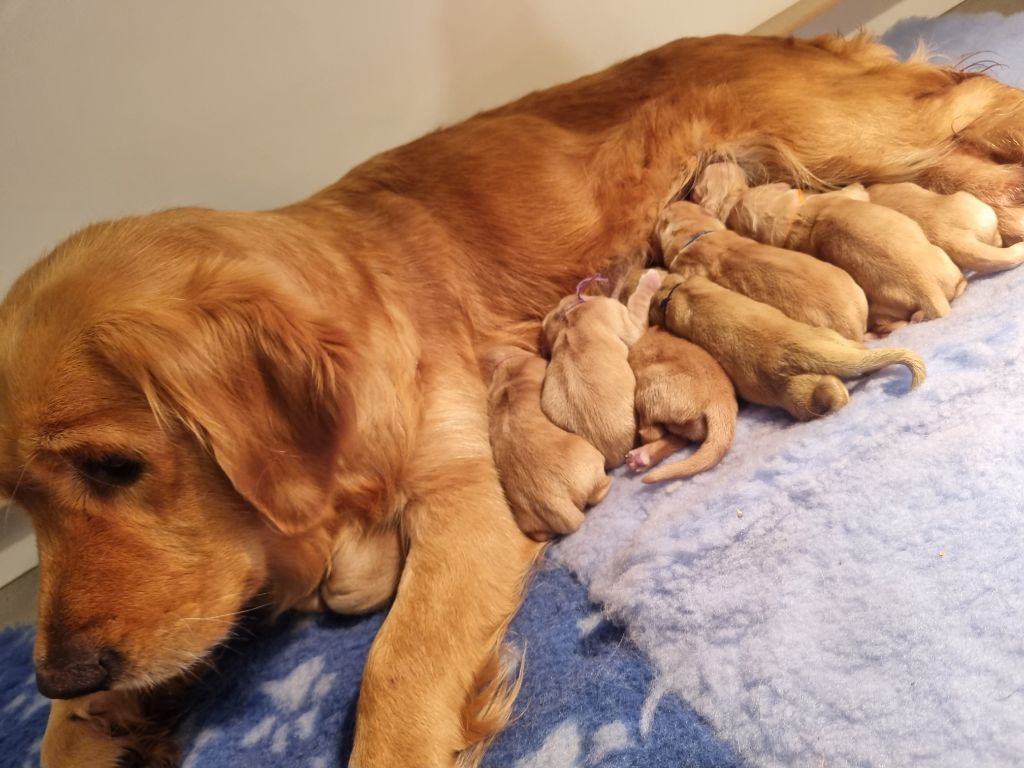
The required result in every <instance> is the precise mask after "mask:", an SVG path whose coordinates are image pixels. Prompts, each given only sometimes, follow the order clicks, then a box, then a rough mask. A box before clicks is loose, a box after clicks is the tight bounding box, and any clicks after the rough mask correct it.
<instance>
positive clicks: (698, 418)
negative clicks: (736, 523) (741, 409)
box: [626, 327, 737, 483]
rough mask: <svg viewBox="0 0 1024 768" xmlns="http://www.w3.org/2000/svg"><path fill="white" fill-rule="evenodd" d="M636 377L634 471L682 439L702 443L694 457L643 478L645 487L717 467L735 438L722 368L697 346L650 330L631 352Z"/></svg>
mask: <svg viewBox="0 0 1024 768" xmlns="http://www.w3.org/2000/svg"><path fill="white" fill-rule="evenodd" d="M629 364H630V366H631V367H632V368H633V373H634V374H635V375H636V413H637V422H638V425H639V432H640V440H641V442H642V443H643V444H642V445H641V446H640V447H638V448H634V449H633V450H632V451H630V452H629V454H628V455H627V457H626V463H627V464H628V465H629V467H630V469H632V470H633V471H634V472H641V471H643V470H645V469H647V468H648V467H652V466H654V465H655V464H658V463H659V462H661V461H662V460H664V459H665V458H667V457H668V456H670V455H671V454H672V453H674V452H675V451H677V450H679V448H681V447H682V446H683V444H684V441H685V440H689V441H692V442H699V443H701V446H700V448H698V449H697V450H696V451H695V452H694V453H693V455H692V456H689V457H687V458H685V459H682V460H681V461H676V462H673V463H672V464H669V465H667V466H664V467H659V468H658V469H656V470H654V471H653V472H648V473H647V474H646V475H644V478H643V481H644V482H645V483H658V482H661V481H663V480H673V479H677V478H682V477H691V476H693V475H696V474H698V473H700V472H705V471H707V470H709V469H711V468H712V467H713V466H715V465H716V464H718V462H720V461H721V460H722V459H723V458H724V457H725V454H726V453H728V451H729V447H730V446H731V445H732V438H733V435H734V434H735V433H736V412H737V404H736V391H735V390H734V389H733V386H732V382H731V381H729V377H728V376H727V375H726V373H725V371H723V370H722V366H720V365H719V364H718V362H717V361H716V360H715V358H713V357H712V356H711V355H709V354H708V353H707V352H705V351H704V350H703V349H701V348H700V347H698V346H697V345H696V344H692V343H691V342H689V341H686V340H685V339H681V338H679V337H677V336H674V335H672V334H671V333H669V332H668V331H666V330H664V329H663V328H658V327H652V328H649V329H648V330H647V332H646V333H644V335H643V336H641V337H640V340H639V341H638V342H637V343H636V344H634V345H633V346H632V347H631V348H630V350H629Z"/></svg>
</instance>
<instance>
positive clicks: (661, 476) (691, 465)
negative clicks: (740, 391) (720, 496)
mask: <svg viewBox="0 0 1024 768" xmlns="http://www.w3.org/2000/svg"><path fill="white" fill-rule="evenodd" d="M705 418H706V419H707V422H708V436H707V438H706V439H705V440H704V442H703V443H701V446H700V448H698V449H697V450H696V451H695V452H694V453H693V455H692V456H688V457H687V458H685V459H683V460H682V461H676V462H673V463H672V464H666V465H664V466H661V467H658V468H657V469H655V470H653V471H652V472H648V473H647V474H646V475H644V478H643V480H644V482H645V483H660V482H662V481H663V480H676V479H678V478H681V477H692V476H693V475H699V474H700V473H701V472H706V471H707V470H709V469H711V468H712V467H713V466H715V465H716V464H718V462H720V461H721V460H722V459H723V458H725V454H727V453H728V452H729V448H730V447H731V446H732V439H733V436H734V435H735V434H736V403H735V401H732V402H725V403H718V404H716V405H715V406H713V407H712V408H711V409H710V410H709V411H708V412H707V413H706V414H705Z"/></svg>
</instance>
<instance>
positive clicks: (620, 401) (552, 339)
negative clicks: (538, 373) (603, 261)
mask: <svg viewBox="0 0 1024 768" xmlns="http://www.w3.org/2000/svg"><path fill="white" fill-rule="evenodd" d="M660 285H661V276H660V275H658V273H657V272H655V271H654V270H651V271H650V272H648V273H647V274H646V275H644V276H643V277H641V278H640V280H639V282H638V285H637V287H636V290H635V291H633V293H632V295H630V297H629V300H628V302H627V303H626V305H625V306H624V305H623V304H622V303H620V302H618V301H616V300H615V299H611V298H608V297H607V296H585V295H583V294H582V293H581V292H580V289H581V288H582V283H581V286H580V287H578V288H577V290H576V293H575V294H572V295H569V296H566V297H565V298H563V299H562V300H561V301H560V302H559V303H558V306H556V307H555V308H554V309H553V310H551V311H550V312H549V313H548V314H547V316H546V317H545V318H544V322H543V325H542V328H543V333H544V342H545V346H546V347H547V349H549V350H550V351H551V363H550V365H548V369H547V373H546V374H545V375H544V386H543V388H542V390H541V398H540V404H541V408H542V409H543V411H544V414H545V415H546V416H547V417H548V418H549V419H550V420H551V421H552V423H554V424H556V425H557V426H559V427H561V428H562V429H564V430H566V431H568V432H572V433H573V434H575V435H579V436H580V437H582V438H583V439H584V440H586V441H587V442H588V443H590V444H591V445H593V446H594V447H595V448H597V450H599V451H600V452H601V454H602V455H603V456H604V463H605V468H608V469H610V468H612V467H618V466H620V465H621V464H622V463H623V462H624V461H625V460H626V454H627V453H628V452H629V450H630V449H631V448H632V447H633V443H634V442H635V441H636V428H637V424H636V412H635V411H634V408H633V397H634V391H635V388H636V378H635V377H634V376H633V369H632V368H630V367H629V348H630V347H631V346H633V344H634V343H635V342H636V341H637V339H639V338H640V337H641V336H642V335H643V332H644V331H645V330H646V329H647V316H648V307H649V306H650V303H651V297H652V296H653V295H654V292H655V291H656V290H657V289H658V287H659V286H660Z"/></svg>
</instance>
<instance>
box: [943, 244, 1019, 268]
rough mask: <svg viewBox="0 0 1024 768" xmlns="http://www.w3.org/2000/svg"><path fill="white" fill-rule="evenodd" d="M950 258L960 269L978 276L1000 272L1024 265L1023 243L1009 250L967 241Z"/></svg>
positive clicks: (1012, 246)
mask: <svg viewBox="0 0 1024 768" xmlns="http://www.w3.org/2000/svg"><path fill="white" fill-rule="evenodd" d="M950 258H952V259H953V262H954V263H955V264H956V265H957V266H958V267H960V269H969V270H971V271H972V272H977V273H978V274H982V275H987V274H989V273H991V272H1002V271H1004V270H1007V269H1013V268H1014V267H1018V266H1020V265H1021V264H1022V263H1024V242H1022V243H1017V244H1016V245H1011V246H1010V247H1009V248H997V247H996V246H994V245H989V244H988V243H983V242H981V241H980V240H973V241H968V242H965V243H963V244H961V245H960V247H959V248H958V249H957V251H956V253H955V254H953V253H951V254H950Z"/></svg>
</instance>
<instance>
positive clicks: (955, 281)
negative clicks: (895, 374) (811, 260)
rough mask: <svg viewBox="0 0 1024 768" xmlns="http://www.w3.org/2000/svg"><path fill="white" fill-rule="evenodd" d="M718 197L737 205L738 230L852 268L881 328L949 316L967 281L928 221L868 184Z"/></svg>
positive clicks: (765, 188)
mask: <svg viewBox="0 0 1024 768" xmlns="http://www.w3.org/2000/svg"><path fill="white" fill-rule="evenodd" d="M713 197H714V198H715V199H716V200H717V199H724V201H725V204H726V206H731V207H729V208H728V211H727V218H726V219H725V221H726V223H727V224H728V225H729V227H730V228H731V229H734V230H736V232H738V233H740V234H742V235H746V236H748V237H752V238H754V239H755V240H758V241H759V242H762V243H765V244H768V245H774V246H781V247H783V248H788V249H791V250H794V251H802V252H804V253H808V254H811V255H812V256H815V257H817V258H819V259H822V260H824V261H827V262H830V263H831V264H834V265H835V266H837V267H840V268H841V269H843V270H844V271H845V272H847V273H849V275H850V276H851V277H852V278H853V279H854V280H855V281H856V282H857V284H858V285H859V286H860V287H861V288H862V289H863V291H864V293H865V295H866V296H867V302H868V330H870V331H872V332H873V333H878V334H887V333H889V332H891V331H893V330H895V329H896V328H899V327H901V326H903V325H906V324H907V323H908V322H917V321H920V320H930V319H934V318H938V317H944V316H945V315H947V314H949V309H950V306H949V302H950V301H951V300H952V299H953V298H955V297H957V296H959V295H960V294H962V293H963V292H964V289H965V288H966V287H967V281H966V280H965V278H964V276H963V273H961V272H960V270H958V269H957V268H956V265H955V264H954V263H953V262H952V261H951V260H950V258H949V256H947V255H946V253H945V252H944V251H943V250H942V249H941V248H939V247H938V246H936V245H933V244H932V243H930V242H929V241H928V238H927V237H926V236H925V233H924V232H923V231H922V230H921V227H919V226H918V225H917V224H916V223H915V222H914V221H913V220H911V219H909V218H907V217H906V216H904V215H903V214H901V213H899V212H898V211H895V210H892V209H890V208H886V207H884V206H881V205H875V204H873V203H871V202H870V201H869V198H868V194H867V192H866V191H865V189H864V187H863V186H861V185H860V184H853V185H850V186H848V187H846V188H844V189H842V190H840V191H837V192H827V193H822V194H811V195H806V194H804V193H803V192H800V191H799V190H796V189H793V188H791V187H789V186H788V185H786V184H781V183H774V184H764V185H760V186H756V187H752V188H750V189H745V190H743V191H742V193H740V194H738V195H737V194H736V193H735V192H732V193H726V194H722V193H717V194H715V195H714V196H713ZM723 213H725V211H723Z"/></svg>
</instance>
